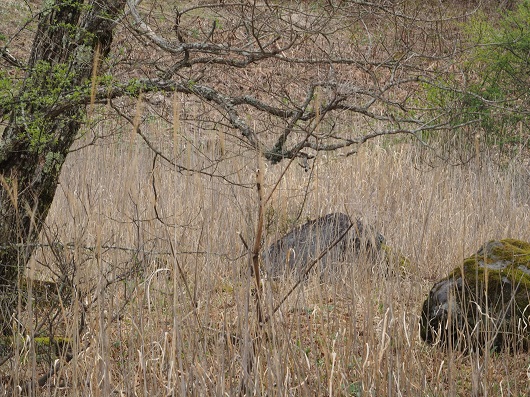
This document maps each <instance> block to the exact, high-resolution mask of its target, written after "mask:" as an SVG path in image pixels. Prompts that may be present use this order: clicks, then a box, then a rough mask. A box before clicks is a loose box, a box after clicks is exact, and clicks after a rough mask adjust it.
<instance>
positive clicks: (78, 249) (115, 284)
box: [0, 3, 530, 397]
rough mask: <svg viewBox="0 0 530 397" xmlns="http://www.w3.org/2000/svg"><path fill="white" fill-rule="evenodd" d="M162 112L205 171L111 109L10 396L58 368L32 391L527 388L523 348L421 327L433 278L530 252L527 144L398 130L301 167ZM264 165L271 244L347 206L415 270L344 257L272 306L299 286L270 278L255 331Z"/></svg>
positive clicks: (45, 277) (62, 195) (97, 125)
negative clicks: (259, 178)
mask: <svg viewBox="0 0 530 397" xmlns="http://www.w3.org/2000/svg"><path fill="white" fill-rule="evenodd" d="M6 4H7V3H6ZM15 50H16V49H15ZM166 100H167V101H168V102H170V103H169V104H168V106H169V109H170V110H169V112H171V108H172V106H174V105H175V104H176V103H178V107H177V109H180V111H181V113H184V112H185V111H186V109H187V107H188V106H189V108H190V109H191V110H189V112H190V113H192V114H193V112H194V111H196V109H195V108H194V106H197V105H196V104H193V103H188V102H186V100H187V99H186V98H184V97H179V96H175V97H174V99H173V103H171V102H172V101H171V99H167V98H166ZM148 112H149V111H148V110H145V111H143V110H137V115H138V113H142V114H143V115H147V117H145V123H144V125H143V126H142V128H143V132H144V134H146V136H148V137H149V139H150V140H151V142H153V143H154V144H155V145H157V147H158V148H160V150H162V151H164V152H165V153H169V154H171V155H172V158H175V159H176V161H177V163H178V164H180V165H182V166H184V167H187V168H189V169H194V170H201V172H179V171H178V170H177V169H176V168H175V167H173V166H171V165H168V164H167V163H165V162H164V161H160V158H159V157H158V158H157V159H156V160H157V161H154V160H155V159H154V157H155V155H154V152H153V151H152V150H151V149H150V148H148V147H147V145H146V144H145V143H144V141H143V140H142V139H141V137H140V136H139V135H137V134H135V133H134V132H133V127H131V126H130V125H127V124H125V123H123V124H121V123H120V122H116V121H115V120H112V119H108V120H106V119H105V115H106V114H107V113H106V111H105V109H103V108H99V109H96V112H95V113H94V114H91V116H92V119H91V120H90V122H89V124H88V127H87V128H86V129H85V136H84V137H82V138H81V139H80V141H79V142H78V143H77V144H76V146H75V148H74V150H73V151H72V153H71V154H70V156H69V157H68V158H67V161H66V163H65V165H64V167H63V170H62V175H61V182H60V185H59V187H58V189H57V193H56V196H55V201H54V203H53V206H52V208H51V210H50V213H49V216H48V219H47V222H46V226H45V228H44V230H43V233H42V236H41V245H40V246H39V247H38V249H37V252H36V253H35V255H34V256H33V257H32V260H31V261H30V263H29V264H28V266H27V269H26V271H25V277H22V278H21V283H24V284H27V285H26V286H24V287H23V288H21V291H24V292H23V294H21V295H22V296H21V297H20V304H19V313H18V315H17V316H16V320H14V322H18V323H19V324H17V325H19V326H18V329H24V330H25V333H24V334H23V335H21V338H20V339H17V340H16V342H15V343H14V355H13V356H12V357H10V358H9V359H8V360H4V362H3V363H2V364H1V366H0V375H1V376H2V381H3V382H2V383H7V382H10V384H11V385H13V384H21V385H24V384H27V382H28V381H30V380H35V379H39V378H41V379H43V378H42V377H43V376H45V374H46V373H47V372H48V371H49V370H50V368H51V367H52V366H54V365H55V364H54V363H55V360H57V359H58V360H59V362H60V363H61V364H62V365H61V366H56V368H55V370H54V373H53V374H51V376H49V378H48V379H45V380H44V381H43V383H44V385H43V386H42V387H39V388H38V389H36V390H29V394H35V395H38V396H48V395H49V396H104V397H106V396H150V397H155V396H188V395H189V396H236V395H241V396H243V395H247V396H352V397H359V396H363V397H364V396H370V397H379V396H381V397H387V396H388V397H391V396H392V397H394V396H396V397H397V396H403V397H409V396H410V397H412V396H425V397H427V396H429V397H439V396H461V397H467V396H476V397H479V396H492V397H496V396H503V397H504V396H513V397H523V396H528V395H530V356H529V355H528V353H517V354H510V353H508V352H504V353H490V352H487V351H486V352H483V353H481V354H478V353H475V354H465V353H462V352H458V351H444V350H442V349H440V348H439V347H437V346H429V345H426V344H425V343H423V342H422V341H421V339H420V337H419V326H418V321H419V316H420V311H421V306H422V303H423V301H424V299H425V298H426V296H427V293H428V291H429V290H430V288H431V287H432V285H433V284H434V283H435V282H436V281H437V280H438V279H440V278H442V277H445V276H446V275H447V274H448V273H449V271H451V270H452V269H453V268H455V267H456V266H459V264H460V263H461V262H462V260H463V259H464V258H466V257H468V256H470V255H471V254H473V253H475V252H476V251H477V249H478V248H479V247H480V246H481V245H482V244H483V243H484V242H486V241H488V240H491V239H501V238H516V239H521V240H526V241H530V228H529V225H530V190H529V186H530V173H529V162H528V158H529V156H528V153H526V152H525V150H523V149H521V148H518V147H513V148H511V151H510V152H509V154H506V153H504V154H502V155H499V154H498V152H496V151H495V150H494V149H493V148H488V147H485V145H484V144H483V143H482V142H481V139H482V138H481V137H480V136H477V147H479V146H480V147H481V148H482V146H484V148H483V149H484V150H481V151H480V153H479V154H476V153H475V156H474V157H473V158H471V160H470V161H468V162H466V163H465V164H463V165H462V164H453V160H444V159H440V158H438V157H437V154H441V155H443V154H445V152H444V151H443V150H440V151H438V152H436V151H435V152H433V151H430V150H428V149H426V148H425V147H422V146H421V145H419V144H418V143H416V142H413V141H409V140H408V139H404V138H402V137H398V138H395V137H392V138H390V139H389V138H387V139H380V140H374V141H370V143H369V144H366V145H364V146H362V147H360V148H359V150H358V153H357V154H354V155H351V156H344V155H343V154H342V153H340V152H334V153H327V154H319V155H318V156H317V158H316V159H315V160H314V161H313V162H312V163H311V166H312V168H311V170H309V171H307V172H306V171H305V170H304V169H303V168H302V167H301V166H299V164H298V163H297V161H294V162H292V163H288V162H286V161H285V162H282V163H280V164H278V165H274V166H273V165H270V164H266V163H264V162H263V161H261V160H260V158H259V156H258V155H257V153H255V152H253V151H249V150H248V149H246V148H244V147H243V146H242V145H241V143H240V140H239V139H238V138H237V137H235V136H231V135H229V134H227V135H226V136H224V135H222V134H220V135H212V132H211V131H207V130H206V129H203V128H201V125H200V124H198V123H195V124H193V123H192V122H188V121H186V119H185V118H184V117H183V118H182V120H180V122H178V123H177V122H175V123H174V125H169V124H166V123H165V122H164V121H160V120H161V118H156V117H149V116H150V115H149V113H148ZM170 114H171V113H170ZM345 118H347V116H345ZM177 119H178V117H177ZM341 121H343V122H344V123H343V125H342V126H341V128H342V129H348V128H351V129H355V128H356V124H355V123H356V120H355V119H352V120H347V119H346V120H341ZM471 133H473V134H474V131H472V132H471ZM95 136H107V137H106V138H102V139H97V140H95V141H93V138H94V137H95ZM472 151H473V150H472ZM153 164H154V165H153ZM257 169H260V170H261V172H262V174H263V181H264V184H263V185H264V186H263V196H264V197H268V196H269V194H271V192H273V189H274V186H275V185H276V184H277V185H278V186H277V188H276V189H275V190H274V192H273V193H272V195H271V198H270V200H269V201H268V202H267V203H266V204H265V206H264V214H265V216H264V226H265V228H264V241H263V246H265V247H266V246H267V245H268V244H270V243H271V242H273V241H275V240H276V239H277V238H278V237H281V236H282V234H284V233H285V232H287V231H288V230H289V229H290V228H291V227H293V226H295V225H298V224H301V223H304V222H305V221H306V220H308V219H314V218H316V217H318V216H320V215H324V214H327V213H331V212H335V211H341V212H346V213H348V214H350V215H351V216H355V217H362V218H363V220H364V221H365V222H367V223H369V224H371V225H374V226H375V227H376V228H377V229H378V230H379V231H380V232H381V233H382V234H383V235H384V236H385V238H386V241H387V243H388V245H390V246H391V247H392V248H393V249H394V250H396V251H398V252H400V253H401V254H403V255H405V256H406V257H408V259H409V261H410V265H409V266H408V267H407V268H406V269H395V270H396V271H394V272H391V273H390V274H388V275H385V274H382V272H381V271H379V270H378V267H377V266H375V267H374V266H373V263H368V262H367V261H363V260H358V261H356V262H355V263H342V264H337V266H340V274H341V277H337V278H329V279H324V281H323V280H321V278H320V277H318V276H317V275H312V276H310V278H309V279H308V280H307V281H306V282H304V283H302V284H301V285H300V286H299V287H298V288H296V289H295V291H294V293H293V294H292V295H291V296H290V297H289V298H288V299H287V300H286V301H285V302H284V303H283V304H282V305H281V306H280V308H279V310H278V311H277V312H275V313H273V309H274V308H275V307H276V306H277V304H278V302H280V300H281V299H282V297H283V296H284V295H285V294H286V292H287V291H288V290H289V288H290V287H291V286H292V285H293V284H294V283H295V280H292V279H290V278H285V279H282V280H280V281H272V280H264V281H263V308H264V315H265V317H268V316H270V321H268V322H266V324H264V325H263V326H262V327H260V326H259V324H258V323H257V314H256V303H255V288H254V279H253V278H252V277H251V276H250V274H249V272H248V269H249V266H250V263H251V255H250V253H249V252H248V250H247V249H246V248H245V247H244V245H243V243H242V239H243V240H245V241H246V242H247V243H249V244H252V243H253V241H254V237H255V231H256V227H257V224H258V213H259V211H258V210H259V197H258V192H257V189H256V176H255V175H256V170H257ZM213 175H215V176H213ZM397 267H398V266H396V268H397ZM61 277H63V278H64V277H67V278H68V283H65V285H70V284H71V285H74V286H75V288H74V290H73V291H70V295H71V297H70V299H66V298H64V299H58V297H57V294H56V291H55V289H56V288H62V284H61V283H57V284H48V285H46V283H44V281H49V280H57V279H58V278H61ZM26 279H27V281H26ZM42 286H47V287H48V289H46V288H42ZM62 292H64V291H62ZM67 295H68V294H63V295H62V296H67ZM24 302H27V303H26V304H24ZM51 316H53V318H51ZM50 320H52V321H50ZM50 324H51V325H50ZM28 335H29V336H28ZM50 336H54V337H55V338H56V339H57V340H59V341H60V340H65V341H66V344H67V345H68V351H67V352H65V350H66V349H62V347H61V346H52V344H51V343H49V340H48V342H46V341H45V339H44V338H46V337H50ZM58 338H63V339H58ZM64 338H66V339H64ZM55 345H60V343H56V344H55ZM11 388H12V387H11ZM7 389H9V388H7ZM7 389H6V390H7ZM1 391H2V392H4V390H3V389H2V390H1Z"/></svg>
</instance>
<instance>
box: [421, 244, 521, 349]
mask: <svg viewBox="0 0 530 397" xmlns="http://www.w3.org/2000/svg"><path fill="white" fill-rule="evenodd" d="M420 333H421V337H422V339H423V340H424V341H426V342H428V343H436V344H440V345H442V346H449V345H450V346H451V347H452V348H455V349H479V350H481V349H488V350H490V351H499V350H503V349H509V350H510V351H514V350H528V346H529V341H530V243H527V242H524V241H520V240H514V239H505V240H496V241H489V242H488V243H486V244H484V245H483V246H482V247H481V248H480V249H479V250H478V252H477V253H476V254H474V255H472V256H470V257H469V258H467V259H465V260H464V262H463V264H462V266H460V267H457V268H456V269H454V270H453V271H452V272H451V273H450V274H449V276H447V277H446V278H445V279H443V280H441V281H439V282H437V283H436V284H435V285H434V287H433V288H432V289H431V291H430V292H429V296H428V297H427V299H426V300H425V302H424V303H423V308H422V313H421V320H420Z"/></svg>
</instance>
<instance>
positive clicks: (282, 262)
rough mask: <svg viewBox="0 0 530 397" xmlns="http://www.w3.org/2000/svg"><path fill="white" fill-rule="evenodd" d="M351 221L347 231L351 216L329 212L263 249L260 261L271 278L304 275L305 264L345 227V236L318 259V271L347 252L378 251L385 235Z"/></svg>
mask: <svg viewBox="0 0 530 397" xmlns="http://www.w3.org/2000/svg"><path fill="white" fill-rule="evenodd" d="M353 222H354V223H353V226H352V227H351V228H350V229H349V230H348V228H349V227H350V225H351V224H352V220H350V217H349V216H348V215H346V214H343V213H332V214H328V215H325V216H322V217H320V218H318V219H315V220H312V221H309V222H307V223H305V224H303V225H301V226H299V227H297V228H295V229H293V230H291V231H290V232H289V233H287V234H286V235H285V236H284V237H282V238H281V239H279V240H277V241H276V242H275V243H273V244H271V245H270V246H269V247H268V248H267V249H266V250H265V251H264V252H263V254H262V262H263V264H264V268H265V270H266V272H267V273H268V274H269V275H271V276H272V277H278V276H280V275H282V274H284V273H286V272H287V271H292V272H294V273H295V274H298V275H302V274H304V271H305V269H306V266H308V265H309V264H310V263H311V262H312V261H313V260H314V259H316V258H317V257H318V256H319V254H320V253H321V252H323V251H324V250H326V249H327V248H328V247H329V246H330V245H331V244H332V243H333V242H334V241H336V240H337V239H338V238H339V237H340V236H342V235H343V234H344V233H345V232H346V231H347V230H348V232H347V234H346V235H345V236H344V238H343V239H342V240H341V241H340V242H339V243H338V244H337V245H335V246H334V247H333V248H332V249H331V250H330V251H329V252H328V253H327V254H326V255H325V256H324V257H323V258H322V259H321V260H320V263H319V264H318V265H317V266H319V268H320V270H321V271H322V270H324V268H326V267H327V266H329V264H330V263H333V262H337V261H343V260H345V259H346V258H347V255H348V253H350V252H351V253H354V254H359V253H363V252H365V253H368V254H373V253H374V252H379V251H380V250H381V246H382V244H383V242H384V237H383V236H382V235H381V234H380V233H378V232H377V231H376V230H375V229H374V228H373V227H371V226H368V225H365V224H364V223H363V222H362V221H361V220H359V219H356V220H354V221H353Z"/></svg>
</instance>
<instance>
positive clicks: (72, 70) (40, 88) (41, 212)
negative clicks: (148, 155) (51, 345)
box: [0, 0, 125, 332]
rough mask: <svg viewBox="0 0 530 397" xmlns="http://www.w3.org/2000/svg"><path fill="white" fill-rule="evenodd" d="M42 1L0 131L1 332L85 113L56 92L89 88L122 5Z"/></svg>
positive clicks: (115, 1)
mask: <svg viewBox="0 0 530 397" xmlns="http://www.w3.org/2000/svg"><path fill="white" fill-rule="evenodd" d="M46 4H47V5H46V7H47V8H46V9H45V10H43V12H42V13H41V16H40V18H41V19H40V21H39V24H38V29H37V33H36V35H35V39H34V41H33V46H32V51H31V56H30V59H29V62H28V69H27V74H26V78H25V82H24V84H23V87H22V89H21V91H20V93H19V95H18V98H16V100H15V101H14V102H15V103H14V105H13V108H12V109H10V111H11V113H10V119H9V120H10V123H9V125H8V126H7V128H6V130H5V131H4V133H3V136H1V137H0V186H1V188H0V310H1V312H0V331H3V332H6V331H8V329H9V328H8V326H9V324H10V318H11V315H12V313H13V309H14V302H16V293H15V292H16V286H17V278H18V275H19V272H20V271H22V269H23V267H24V265H25V264H26V262H27V260H28V259H29V257H30V256H31V254H32V253H33V251H34V247H35V244H34V243H35V242H36V240H37V238H38V234H39V232H40V230H41V227H42V224H43V222H44V220H45V218H46V215H47V213H48V210H49V208H50V205H51V203H52V201H53V197H54V195H55V190H56V188H57V184H58V179H59V174H60V171H61V168H62V165H63V163H64V160H65V158H66V155H67V154H68V151H69V149H70V147H71V145H72V143H73V141H74V139H75V137H76V136H77V134H78V132H79V129H80V127H81V125H82V123H83V120H84V117H85V106H83V105H82V106H79V105H72V104H71V103H72V102H70V103H65V101H64V98H65V97H66V96H67V95H71V94H72V93H75V92H79V93H80V94H84V95H86V93H87V92H90V84H91V76H92V69H93V66H94V64H96V63H97V62H95V59H96V60H97V59H98V58H99V57H101V56H105V55H106V54H108V52H109V50H110V46H111V43H112V35H113V30H114V28H115V26H116V23H115V22H114V20H115V19H116V17H117V16H118V15H119V14H120V13H122V12H123V9H124V7H125V0H110V1H104V2H102V1H95V0H89V1H77V2H69V1H59V0H56V1H53V2H52V3H51V5H50V2H46ZM96 53H98V55H97V56H96ZM99 54H101V55H99Z"/></svg>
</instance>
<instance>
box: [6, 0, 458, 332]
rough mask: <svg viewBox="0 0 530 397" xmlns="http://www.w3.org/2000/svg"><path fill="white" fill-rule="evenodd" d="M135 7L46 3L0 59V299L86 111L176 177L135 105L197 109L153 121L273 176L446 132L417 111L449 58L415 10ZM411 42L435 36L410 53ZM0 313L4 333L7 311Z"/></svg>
mask: <svg viewBox="0 0 530 397" xmlns="http://www.w3.org/2000/svg"><path fill="white" fill-rule="evenodd" d="M140 3H141V1H137V0H113V1H107V2H101V1H97V0H86V1H79V2H75V3H72V2H63V1H51V2H50V1H48V2H45V3H44V9H43V10H42V11H41V12H40V13H38V14H36V15H35V18H37V19H38V26H37V29H36V32H35V36H34V40H33V45H32V50H31V55H30V56H29V60H28V62H27V63H24V62H23V61H21V60H20V59H18V58H17V57H15V56H13V55H11V54H9V52H8V51H7V48H3V49H2V58H3V61H4V62H5V63H6V65H8V67H9V68H10V70H12V71H14V75H15V76H22V77H23V82H22V83H21V84H19V85H17V84H16V79H11V80H10V81H11V82H12V83H13V84H11V85H10V86H9V88H6V89H4V92H2V93H1V96H0V97H1V101H2V103H1V106H0V117H1V121H2V123H3V124H4V126H5V129H4V131H3V133H2V135H1V136H0V183H1V185H2V188H1V190H0V279H1V283H2V286H1V287H0V288H1V289H0V294H1V296H3V297H6V296H10V294H9V291H10V290H12V288H13V287H14V286H15V285H16V279H17V275H18V272H19V269H20V268H21V267H22V266H24V264H25V262H26V260H27V259H28V258H29V256H30V255H31V254H32V252H33V248H32V247H33V246H34V245H33V243H34V242H35V241H36V239H37V236H38V233H39V231H40V229H41V226H42V223H43V222H44V220H45V218H46V215H47V212H48V209H49V207H50V205H51V203H52V200H53V197H54V194H55V190H56V187H57V183H58V177H59V174H60V171H61V167H62V164H63V162H64V160H65V158H66V156H67V155H68V153H69V151H70V150H71V147H72V144H73V142H74V140H75V138H76V137H77V136H78V134H79V131H80V128H81V126H82V125H83V124H84V123H85V122H86V119H87V112H86V109H87V106H88V105H90V108H91V109H95V111H97V107H96V106H97V105H99V104H106V105H109V106H110V108H112V109H113V110H114V111H115V112H116V115H117V116H118V117H122V118H125V119H128V120H130V121H131V123H133V124H134V127H135V130H136V131H137V133H139V134H140V135H141V136H142V138H143V139H144V140H145V141H146V142H147V144H148V145H149V147H150V148H151V149H152V150H153V151H155V152H156V154H157V156H156V157H157V158H158V159H159V160H160V161H166V162H169V163H171V164H173V165H174V166H176V167H177V168H178V169H179V170H181V171H186V170H187V168H186V167H185V166H184V165H182V164H180V163H179V161H178V158H175V157H174V156H173V152H172V151H171V149H169V150H168V149H167V147H166V148H162V147H157V145H156V144H155V143H154V142H152V141H151V140H150V137H149V136H148V134H146V133H144V131H143V129H142V123H143V120H142V119H141V117H140V118H139V120H136V121H135V120H134V119H135V117H134V116H135V110H134V102H135V100H134V99H135V98H137V99H138V100H140V101H142V100H145V101H146V102H147V103H148V104H149V105H150V106H155V105H156V106H159V107H163V106H166V105H167V104H168V103H169V104H171V100H170V99H168V98H170V97H171V95H175V94H179V95H183V96H187V97H190V98H195V99H196V101H197V107H198V109H199V108H200V111H199V110H197V111H194V112H189V113H186V109H183V110H182V111H179V109H177V110H174V111H173V112H171V111H162V110H160V111H159V115H160V117H162V118H165V119H166V120H167V122H168V123H174V122H176V120H175V117H176V115H177V116H178V114H180V113H181V114H182V115H181V116H179V117H185V118H193V119H194V120H195V121H196V122H197V123H199V124H200V126H201V128H203V129H205V130H209V131H211V132H214V133H216V134H224V135H225V136H226V137H227V139H229V140H231V141H232V142H233V143H234V144H236V146H237V147H239V148H240V150H252V151H255V152H257V153H259V154H260V155H262V156H263V157H264V158H265V159H266V160H268V161H269V162H271V163H273V164H274V163H279V162H281V161H282V160H284V159H293V158H299V159H301V160H302V161H303V162H304V163H306V162H308V161H310V160H311V159H313V158H314V157H315V156H316V155H317V153H318V152H322V151H341V153H342V154H344V155H349V154H352V153H355V152H356V150H357V148H358V146H359V145H361V144H363V143H365V142H367V141H369V140H370V139H373V138H376V137H379V136H384V135H392V134H409V135H412V136H415V137H419V133H421V132H422V131H426V130H437V129H441V128H445V127H446V126H445V125H444V124H443V123H439V122H438V120H439V119H438V118H437V116H432V114H433V113H432V109H423V108H422V106H420V105H418V101H417V98H418V97H417V93H418V91H419V90H421V85H419V82H420V81H425V80H426V79H427V77H428V74H429V73H430V70H432V69H433V68H431V69H430V68H429V65H433V64H435V63H436V62H439V61H441V60H443V59H444V58H445V57H447V56H448V55H450V53H451V49H447V48H444V44H443V43H440V42H439V41H440V36H439V35H437V34H436V33H437V32H438V31H439V29H440V26H441V24H438V22H439V21H430V20H427V19H422V17H421V15H422V14H421V10H415V12H414V14H413V15H409V14H408V13H406V12H405V11H404V9H405V8H404V5H402V4H399V3H396V2H388V3H387V2H374V3H371V2H364V1H336V2H334V1H329V2H323V3H318V4H316V5H311V4H308V3H307V2H304V1H300V2H297V1H289V2H270V1H267V0H265V1H262V2H256V1H246V0H244V1H237V0H236V1H226V2H221V3H216V4H203V2H177V5H176V6H175V7H171V6H170V5H169V3H166V2H158V1H156V0H154V1H151V2H146V3H145V4H140ZM435 22H436V23H435ZM28 26H32V25H31V24H29V25H28ZM389 30H393V31H394V33H395V34H393V35H392V36H391V37H390V36H388V37H387V36H386V35H385V34H384V32H385V31H389ZM420 34H422V35H424V36H426V37H430V36H429V35H431V34H432V38H429V39H427V40H422V43H424V46H423V47H421V48H418V44H417V42H416V40H415V37H414V35H420ZM12 41H13V42H14V41H16V37H13V38H12V40H10V41H8V43H11V42H12ZM425 43H427V44H425ZM429 43H430V44H429ZM3 78H4V80H9V77H8V76H7V77H6V76H3ZM155 95H159V96H161V100H160V101H158V102H157V101H155V100H154V99H153V98H154V96H155ZM118 98H122V99H123V100H120V101H118ZM131 98H132V99H133V100H130V99H131ZM168 101H169V102H168ZM179 112H180V113H179ZM191 171H193V170H191ZM201 172H212V173H213V174H214V173H215V171H209V170H201ZM2 307H3V310H4V314H3V318H2V322H3V324H4V326H5V325H6V324H7V323H8V321H7V320H8V316H9V313H10V307H11V305H10V304H9V302H6V303H4V304H3V306H2Z"/></svg>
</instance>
